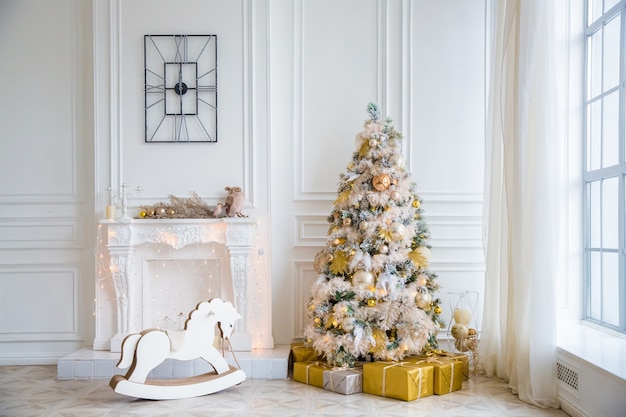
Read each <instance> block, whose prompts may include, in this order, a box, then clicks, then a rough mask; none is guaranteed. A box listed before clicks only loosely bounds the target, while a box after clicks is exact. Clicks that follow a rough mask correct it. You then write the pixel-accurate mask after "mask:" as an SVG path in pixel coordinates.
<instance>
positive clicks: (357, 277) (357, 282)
mask: <svg viewBox="0 0 626 417" xmlns="http://www.w3.org/2000/svg"><path fill="white" fill-rule="evenodd" d="M352 285H354V286H355V287H367V286H370V285H374V274H373V273H371V272H370V271H365V270H363V269H359V270H357V271H356V272H355V273H354V274H353V275H352Z"/></svg>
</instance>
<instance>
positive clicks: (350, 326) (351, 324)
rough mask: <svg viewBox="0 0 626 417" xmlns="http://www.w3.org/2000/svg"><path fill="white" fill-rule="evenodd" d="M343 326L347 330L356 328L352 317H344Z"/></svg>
mask: <svg viewBox="0 0 626 417" xmlns="http://www.w3.org/2000/svg"><path fill="white" fill-rule="evenodd" d="M341 326H342V327H343V329H344V330H345V331H346V332H351V331H352V330H354V322H353V321H352V319H344V320H343V322H342V323H341Z"/></svg>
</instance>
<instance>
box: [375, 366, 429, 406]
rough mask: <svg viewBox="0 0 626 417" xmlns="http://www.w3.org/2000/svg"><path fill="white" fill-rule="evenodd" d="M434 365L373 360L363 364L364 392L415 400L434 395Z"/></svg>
mask: <svg viewBox="0 0 626 417" xmlns="http://www.w3.org/2000/svg"><path fill="white" fill-rule="evenodd" d="M433 384H434V366H433V365H431V364H428V363H425V362H424V363H410V362H371V363H366V364H364V365H363V392H365V393H368V394H374V395H378V396H381V397H388V398H396V399H398V400H404V401H414V400H417V399H419V398H424V397H428V396H430V395H433Z"/></svg>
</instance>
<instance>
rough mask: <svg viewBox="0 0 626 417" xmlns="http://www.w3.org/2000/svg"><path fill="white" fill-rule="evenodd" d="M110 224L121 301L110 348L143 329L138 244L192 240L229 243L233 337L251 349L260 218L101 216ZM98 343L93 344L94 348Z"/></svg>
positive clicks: (104, 223) (242, 348) (240, 346)
mask: <svg viewBox="0 0 626 417" xmlns="http://www.w3.org/2000/svg"><path fill="white" fill-rule="evenodd" d="M100 224H101V225H102V226H106V228H107V245H106V247H107V250H108V253H109V259H110V271H111V278H112V280H113V285H114V288H115V296H116V303H117V334H115V336H113V338H112V339H111V341H110V349H111V351H112V352H119V351H120V348H121V343H122V341H123V339H124V337H126V335H128V334H130V333H136V332H140V331H142V330H143V324H144V323H143V318H142V311H143V308H142V303H143V300H142V288H143V279H144V278H143V273H142V271H141V268H137V267H136V266H135V263H136V262H135V261H136V260H135V253H136V250H137V247H138V246H140V245H145V244H165V245H169V246H171V247H172V248H174V249H176V250H178V249H182V248H184V247H186V246H188V245H203V244H209V243H219V244H223V245H225V247H226V249H227V254H228V258H229V263H230V274H231V277H230V278H231V283H232V293H233V299H234V305H235V308H236V309H237V311H238V312H239V314H241V316H242V320H241V322H239V323H238V325H237V329H236V331H235V333H234V334H233V335H232V337H231V344H232V346H233V348H234V350H237V351H250V350H251V345H252V340H251V336H250V333H249V331H248V316H247V314H246V312H247V311H252V308H251V307H252V306H248V305H247V303H248V302H251V300H250V301H248V300H249V298H248V297H247V296H246V295H247V294H246V291H247V288H248V286H249V285H248V281H249V277H248V275H249V273H248V269H249V268H248V257H249V255H250V251H251V249H252V248H253V246H254V245H255V241H256V221H255V220H254V219H250V218H220V219H128V220H101V221H100ZM95 347H96V346H95V343H94V348H95Z"/></svg>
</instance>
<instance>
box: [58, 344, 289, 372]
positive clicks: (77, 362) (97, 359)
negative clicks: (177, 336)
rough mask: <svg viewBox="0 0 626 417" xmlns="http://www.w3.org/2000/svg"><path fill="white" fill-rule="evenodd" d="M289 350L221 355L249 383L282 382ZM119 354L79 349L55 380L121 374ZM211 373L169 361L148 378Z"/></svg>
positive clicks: (202, 365)
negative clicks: (261, 381) (255, 380)
mask: <svg viewBox="0 0 626 417" xmlns="http://www.w3.org/2000/svg"><path fill="white" fill-rule="evenodd" d="M289 351H290V347H289V346H288V345H285V346H276V347H275V348H274V349H259V350H253V351H252V352H236V353H235V357H233V354H232V353H231V352H224V358H226V361H227V362H228V363H229V364H231V365H233V366H237V367H238V368H241V369H242V370H243V371H244V372H245V373H246V377H248V378H249V379H285V378H287V367H288V359H289ZM119 357H120V354H119V353H113V352H109V351H95V350H91V349H81V350H78V351H76V352H74V353H72V354H70V355H68V356H65V357H63V358H61V359H59V361H58V362H57V379H60V380H61V379H85V378H86V379H93V378H111V377H112V376H113V375H116V374H122V375H123V374H124V373H125V370H121V369H118V368H117V367H116V364H117V362H118V360H119ZM212 370H213V369H212V368H211V367H210V365H209V364H208V363H206V362H205V361H204V360H202V359H196V360H194V361H177V360H171V359H168V360H166V361H165V362H163V363H162V364H161V365H159V366H157V367H156V368H155V369H154V370H153V371H152V372H151V373H150V375H149V376H148V378H154V379H172V378H186V377H190V376H194V375H200V374H203V373H205V372H210V371H212Z"/></svg>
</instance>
